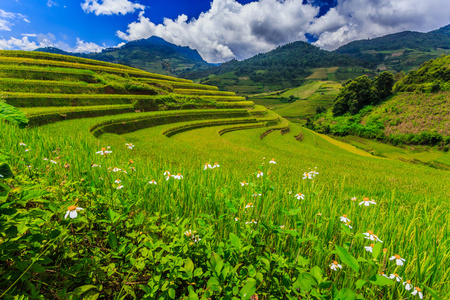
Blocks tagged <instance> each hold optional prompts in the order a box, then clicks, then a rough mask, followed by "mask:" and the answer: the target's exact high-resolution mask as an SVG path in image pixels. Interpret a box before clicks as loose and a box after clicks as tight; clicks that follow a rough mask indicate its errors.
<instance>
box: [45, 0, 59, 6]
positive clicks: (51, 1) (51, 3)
mask: <svg viewBox="0 0 450 300" xmlns="http://www.w3.org/2000/svg"><path fill="white" fill-rule="evenodd" d="M47 6H48V7H52V6H59V4H58V2H56V1H53V0H48V1H47Z"/></svg>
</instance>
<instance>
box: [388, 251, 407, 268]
mask: <svg viewBox="0 0 450 300" xmlns="http://www.w3.org/2000/svg"><path fill="white" fill-rule="evenodd" d="M394 259H395V263H396V264H397V266H403V263H404V262H405V261H406V259H404V258H401V257H400V255H398V254H395V255H394V256H391V257H389V260H394Z"/></svg>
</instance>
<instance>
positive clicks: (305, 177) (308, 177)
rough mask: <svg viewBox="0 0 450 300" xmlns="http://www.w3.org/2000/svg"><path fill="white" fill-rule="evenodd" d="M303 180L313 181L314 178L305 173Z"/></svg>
mask: <svg viewBox="0 0 450 300" xmlns="http://www.w3.org/2000/svg"><path fill="white" fill-rule="evenodd" d="M303 179H313V178H312V176H311V174H309V173H306V172H305V173H303Z"/></svg>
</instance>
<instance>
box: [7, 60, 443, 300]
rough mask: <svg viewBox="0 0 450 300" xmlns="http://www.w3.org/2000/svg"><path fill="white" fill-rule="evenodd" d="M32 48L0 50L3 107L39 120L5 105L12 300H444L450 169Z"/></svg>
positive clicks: (139, 74) (322, 85) (190, 86)
mask: <svg viewBox="0 0 450 300" xmlns="http://www.w3.org/2000/svg"><path fill="white" fill-rule="evenodd" d="M21 55H23V56H25V55H30V54H29V53H28V52H27V53H23V52H0V65H1V66H2V68H1V70H2V72H4V73H1V74H3V75H2V77H3V78H7V79H8V80H6V79H5V82H4V84H5V85H4V86H5V88H8V89H9V90H8V91H7V92H2V94H3V95H7V97H6V98H5V101H6V102H7V103H10V104H14V105H17V106H19V108H20V109H22V110H23V113H26V114H27V116H28V118H29V120H30V123H31V125H35V126H31V127H28V128H25V129H20V128H19V127H18V126H16V125H14V124H13V123H14V122H13V120H15V119H18V118H19V117H20V116H19V115H18V114H19V112H18V111H17V109H13V108H11V109H3V107H6V106H8V104H5V103H4V102H0V116H3V115H6V116H9V117H10V118H9V119H8V121H4V120H0V128H1V129H2V131H1V132H2V134H1V135H0V175H1V176H0V224H1V225H0V228H1V229H2V230H0V270H2V272H0V298H4V299H15V298H16V299H27V298H28V299H35V298H42V299H102V298H103V299H255V298H258V299H300V298H301V299H336V300H337V299H341V300H342V299H383V298H385V299H403V298H407V297H409V296H410V295H411V291H408V290H406V289H405V284H407V283H408V282H409V283H410V284H411V285H412V286H413V288H414V290H416V291H417V292H418V291H420V292H421V293H423V294H424V297H425V298H428V299H430V298H432V297H433V298H434V299H446V298H448V297H449V296H450V287H449V286H448V284H447V282H449V281H450V272H449V271H448V270H447V269H446V268H441V267H440V266H446V265H448V264H449V263H450V247H449V246H450V244H449V234H448V232H449V224H448V218H447V211H448V209H449V203H448V201H447V200H446V199H449V197H450V194H449V192H450V186H449V183H450V175H449V174H450V173H448V172H447V171H443V170H439V169H434V168H430V167H429V166H425V165H421V164H417V165H416V164H406V163H404V162H402V161H399V160H392V159H389V158H380V157H375V156H371V155H370V154H368V153H367V152H363V151H361V150H358V149H357V148H355V147H351V146H349V145H348V144H344V143H342V142H339V141H336V140H334V139H332V138H330V137H324V136H321V135H318V134H316V133H315V132H313V131H310V130H307V129H305V128H302V127H300V126H298V125H296V124H293V123H290V122H288V121H287V120H286V119H283V118H281V117H280V116H279V115H278V114H277V113H276V112H275V111H272V110H267V109H266V108H265V107H263V106H260V105H255V103H254V102H252V101H249V100H247V101H245V98H244V99H243V98H242V97H238V96H235V95H231V94H229V93H223V92H218V91H217V89H211V88H210V87H204V88H202V86H201V85H198V84H194V83H192V82H189V81H186V80H184V81H183V80H179V79H176V78H171V77H167V76H162V77H161V75H155V74H151V73H147V72H143V71H138V70H134V69H130V68H126V67H121V66H118V65H113V64H105V63H100V62H98V63H97V62H95V61H91V60H83V59H76V58H68V57H64V56H54V55H50V54H39V53H36V54H31V56H33V55H36V56H37V57H31V58H29V59H25V57H21ZM3 57H5V58H3ZM17 57H20V58H21V59H22V61H23V63H24V65H20V64H19V63H18V61H17V60H15V59H13V58H17ZM58 62H59V63H58ZM4 74H7V75H8V76H5V75H4ZM11 78H14V79H16V80H20V82H19V84H16V85H14V84H13V83H14V80H9V79H11ZM105 78H106V79H105ZM28 80H30V82H27V81H28ZM49 80H50V81H51V83H50V84H47V85H45V84H42V86H41V84H40V83H43V82H46V83H48V81H49ZM106 80H107V81H106ZM11 82H12V83H11ZM66 82H71V83H72V84H73V85H70V84H67V85H66V84H65V83H66ZM82 82H84V83H85V84H83V83H82ZM106 82H107V83H108V84H109V85H110V86H111V88H108V89H106V91H101V90H100V89H101V88H100V86H101V85H105V84H106ZM85 85H87V86H88V88H89V89H88V91H90V93H89V94H84V92H79V91H81V90H82V89H86V86H85ZM91 85H95V86H91ZM33 86H35V88H36V89H38V88H39V89H43V88H45V93H44V92H43V91H41V90H33ZM132 86H138V87H139V88H136V87H133V88H132ZM63 87H64V91H66V92H65V93H62V88H63ZM53 88H54V89H60V91H57V90H54V89H53ZM72 88H73V89H74V90H70V89H72ZM69 90H70V91H72V93H68V91H69ZM335 90H336V86H335V85H334V86H333V84H331V83H329V82H311V83H310V85H308V86H304V87H302V88H301V89H296V90H292V91H284V93H286V95H285V96H286V97H287V98H288V99H289V98H290V96H294V97H296V96H295V95H298V96H299V97H300V96H302V97H305V98H309V99H313V98H314V97H315V95H316V96H323V95H322V92H321V91H323V93H324V94H326V93H330V94H331V93H332V92H333V91H335ZM77 91H78V92H77ZM95 91H96V92H97V93H94V92H95ZM150 91H151V93H156V94H149V93H150ZM180 91H181V92H184V94H180V93H178V92H180ZM214 91H216V92H217V93H214ZM75 92H77V93H75ZM281 95H282V92H280V95H279V96H281ZM283 97H284V96H283ZM311 101H312V100H311ZM289 105H290V104H289ZM6 108H7V107H6ZM50 123H51V124H50ZM37 125H40V126H37ZM439 159H441V160H442V161H445V160H446V159H448V157H440V158H439ZM347 218H348V219H349V220H347ZM350 220H351V221H350ZM437 241H438V242H437ZM392 257H394V258H392ZM400 258H402V259H403V260H400ZM398 260H400V261H401V262H402V263H399V262H398ZM383 274H384V275H386V276H387V277H389V276H393V277H392V279H389V278H387V277H385V276H383ZM391 274H392V275H391ZM395 274H398V276H400V277H401V278H402V279H396V277H398V276H397V275H395ZM398 280H399V281H398ZM407 280H408V281H407ZM402 283H404V284H402ZM409 283H408V284H409Z"/></svg>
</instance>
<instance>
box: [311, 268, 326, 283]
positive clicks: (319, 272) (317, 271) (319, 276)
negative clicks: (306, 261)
mask: <svg viewBox="0 0 450 300" xmlns="http://www.w3.org/2000/svg"><path fill="white" fill-rule="evenodd" d="M309 273H310V274H311V275H312V276H313V277H314V278H315V279H316V281H317V283H321V282H322V281H323V275H322V274H323V271H322V269H321V268H319V267H318V266H315V267H313V268H311V270H309Z"/></svg>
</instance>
